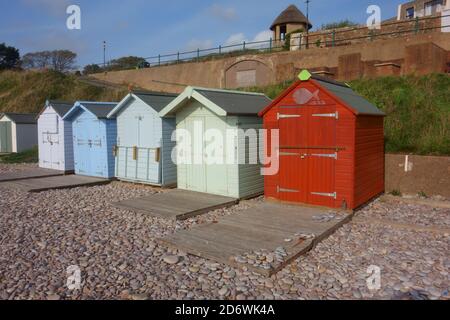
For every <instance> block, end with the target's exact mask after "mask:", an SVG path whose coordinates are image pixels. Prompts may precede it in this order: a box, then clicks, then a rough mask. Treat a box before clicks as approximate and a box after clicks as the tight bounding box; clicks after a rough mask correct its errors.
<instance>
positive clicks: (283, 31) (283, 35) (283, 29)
mask: <svg viewBox="0 0 450 320" xmlns="http://www.w3.org/2000/svg"><path fill="white" fill-rule="evenodd" d="M286 33H287V27H286V25H283V26H280V39H281V40H285V39H286Z"/></svg>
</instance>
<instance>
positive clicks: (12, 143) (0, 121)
mask: <svg viewBox="0 0 450 320" xmlns="http://www.w3.org/2000/svg"><path fill="white" fill-rule="evenodd" d="M36 117H37V114H34V113H33V114H32V113H11V112H5V113H3V114H1V115H0V153H17V152H22V151H25V150H28V149H31V148H33V147H35V146H37V145H38V134H37V121H36Z"/></svg>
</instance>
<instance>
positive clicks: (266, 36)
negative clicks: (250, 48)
mask: <svg viewBox="0 0 450 320" xmlns="http://www.w3.org/2000/svg"><path fill="white" fill-rule="evenodd" d="M272 37H273V32H272V31H269V30H265V31H261V32H260V33H258V34H257V35H256V36H255V38H253V41H252V42H258V41H268V40H270V38H272Z"/></svg>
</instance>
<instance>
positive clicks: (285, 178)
mask: <svg viewBox="0 0 450 320" xmlns="http://www.w3.org/2000/svg"><path fill="white" fill-rule="evenodd" d="M337 118H338V114H337V112H336V105H333V104H328V105H310V106H299V105H296V106H279V107H278V113H277V119H278V128H279V130H280V171H279V173H278V187H277V194H278V198H279V199H280V200H283V201H292V202H303V203H309V204H313V205H319V206H329V207H334V206H335V203H334V202H335V198H336V193H335V182H334V176H335V161H336V159H337V152H336V121H337Z"/></svg>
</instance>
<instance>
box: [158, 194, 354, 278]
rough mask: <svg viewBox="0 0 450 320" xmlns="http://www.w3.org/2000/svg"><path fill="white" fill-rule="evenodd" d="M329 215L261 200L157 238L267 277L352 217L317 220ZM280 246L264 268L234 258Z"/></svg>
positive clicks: (327, 212)
mask: <svg viewBox="0 0 450 320" xmlns="http://www.w3.org/2000/svg"><path fill="white" fill-rule="evenodd" d="M330 214H332V213H330V211H329V210H325V209H317V208H309V207H299V206H290V205H283V204H277V203H270V202H263V203H261V204H258V205H256V206H255V207H252V208H250V209H248V210H246V211H243V212H242V213H239V214H234V215H230V216H226V217H224V218H222V219H221V220H219V222H218V223H209V224H205V225H201V226H196V227H193V228H191V229H189V230H182V231H179V232H176V233H175V234H173V235H170V236H168V237H166V238H163V239H160V241H161V242H162V243H164V244H166V245H169V246H174V247H176V248H179V249H181V250H184V251H186V252H188V253H190V254H193V255H196V256H200V257H204V258H207V259H211V260H214V261H217V262H219V263H225V264H229V265H231V266H233V267H242V266H246V267H247V268H249V269H250V270H252V271H255V272H258V273H261V274H264V275H267V276H271V275H272V274H274V273H276V272H278V271H279V270H281V269H282V268H283V267H284V266H286V265H287V264H288V263H290V262H292V261H293V260H295V259H296V258H298V257H299V256H300V255H302V254H304V253H306V252H308V251H309V250H311V249H312V248H313V247H314V246H315V245H316V244H317V243H318V242H320V241H321V240H323V239H324V238H326V237H327V236H329V235H330V234H331V233H333V232H334V231H335V230H336V229H337V228H339V227H340V226H342V225H343V224H345V223H347V222H348V221H350V219H351V217H352V214H351V213H350V212H339V213H336V218H335V219H332V220H330V221H328V222H320V221H318V220H317V218H318V217H323V216H324V215H330ZM299 234H306V235H307V234H314V235H315V238H313V239H306V238H304V236H300V237H299V236H298V235H299ZM280 247H282V248H283V249H285V250H286V257H285V259H284V261H283V262H278V263H274V264H272V265H271V266H270V268H268V269H263V268H262V267H260V266H255V265H251V264H248V263H243V262H237V261H236V257H238V256H241V257H242V256H243V255H244V256H245V255H248V254H252V253H254V252H255V251H256V252H257V251H261V250H267V252H275V251H276V250H277V248H280Z"/></svg>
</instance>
